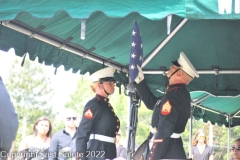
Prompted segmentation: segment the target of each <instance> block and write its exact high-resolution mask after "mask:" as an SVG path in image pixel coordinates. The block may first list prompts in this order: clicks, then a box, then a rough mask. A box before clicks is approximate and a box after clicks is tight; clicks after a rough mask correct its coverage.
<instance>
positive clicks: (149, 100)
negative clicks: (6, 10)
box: [135, 80, 159, 110]
mask: <svg viewBox="0 0 240 160" xmlns="http://www.w3.org/2000/svg"><path fill="white" fill-rule="evenodd" d="M135 86H136V88H137V91H138V93H139V95H140V97H141V99H142V101H143V102H144V104H145V105H146V107H147V108H148V109H150V110H153V109H154V106H155V104H156V102H157V100H158V99H159V98H157V97H155V96H154V94H153V93H152V92H151V90H150V88H149V86H148V85H147V82H146V81H145V80H142V81H141V82H140V83H138V84H135Z"/></svg>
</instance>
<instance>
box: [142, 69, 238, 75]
mask: <svg viewBox="0 0 240 160" xmlns="http://www.w3.org/2000/svg"><path fill="white" fill-rule="evenodd" d="M197 72H198V74H213V75H215V71H213V70H210V69H209V70H197ZM143 73H144V74H165V73H164V71H158V70H145V71H143ZM219 74H240V70H231V69H228V70H226V69H225V70H219V72H218V75H219Z"/></svg>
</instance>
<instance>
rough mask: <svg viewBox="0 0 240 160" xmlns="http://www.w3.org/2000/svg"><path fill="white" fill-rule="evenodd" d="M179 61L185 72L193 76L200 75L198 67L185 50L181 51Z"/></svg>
mask: <svg viewBox="0 0 240 160" xmlns="http://www.w3.org/2000/svg"><path fill="white" fill-rule="evenodd" d="M177 62H178V63H179V64H180V65H181V67H182V70H184V72H186V73H187V74H188V75H189V76H191V77H192V78H194V77H197V78H198V77H199V75H198V73H197V71H196V69H195V68H194V67H193V65H192V63H191V62H190V61H189V59H188V58H187V56H186V55H185V54H184V53H183V52H181V53H180V57H179V58H178V60H177Z"/></svg>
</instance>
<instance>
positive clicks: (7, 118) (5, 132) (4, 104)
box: [0, 77, 18, 152]
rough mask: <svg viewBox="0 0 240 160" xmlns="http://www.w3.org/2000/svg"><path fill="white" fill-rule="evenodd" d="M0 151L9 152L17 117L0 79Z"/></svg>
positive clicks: (16, 126) (15, 131)
mask: <svg viewBox="0 0 240 160" xmlns="http://www.w3.org/2000/svg"><path fill="white" fill-rule="evenodd" d="M0 128H1V129H0V151H4V152H9V150H10V149H11V146H12V142H13V141H14V139H15V138H16V134H17V129H18V116H17V113H16V111H15V109H14V107H13V104H12V102H11V99H10V96H9V94H8V92H7V89H6V87H5V86H4V84H3V82H2V79H1V77H0Z"/></svg>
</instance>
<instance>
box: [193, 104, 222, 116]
mask: <svg viewBox="0 0 240 160" xmlns="http://www.w3.org/2000/svg"><path fill="white" fill-rule="evenodd" d="M193 105H194V106H196V107H198V108H202V109H204V110H206V111H209V112H213V113H216V114H220V115H223V116H226V114H222V113H220V112H217V111H214V110H211V109H208V108H205V107H202V106H200V105H197V104H194V103H193Z"/></svg>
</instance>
